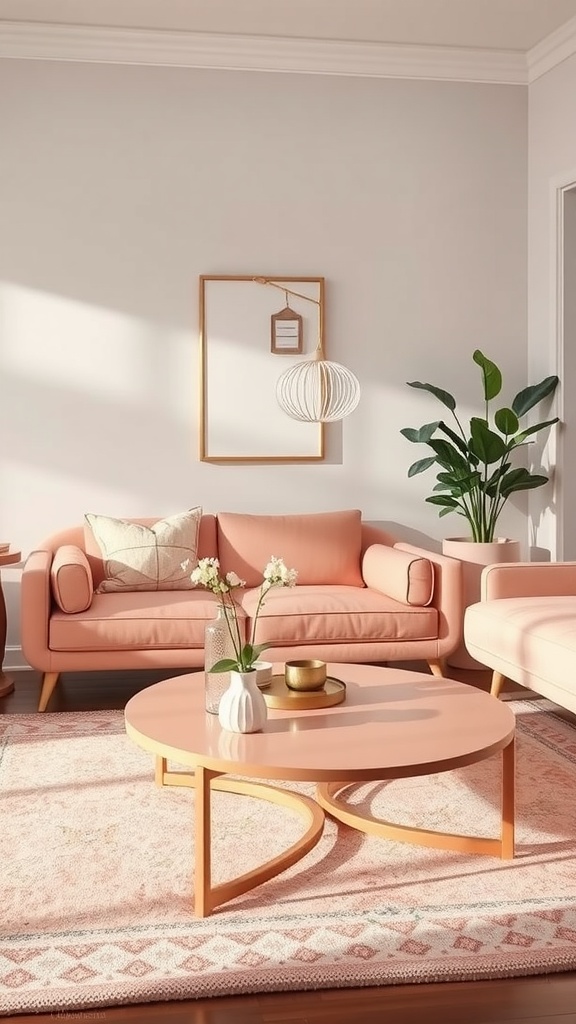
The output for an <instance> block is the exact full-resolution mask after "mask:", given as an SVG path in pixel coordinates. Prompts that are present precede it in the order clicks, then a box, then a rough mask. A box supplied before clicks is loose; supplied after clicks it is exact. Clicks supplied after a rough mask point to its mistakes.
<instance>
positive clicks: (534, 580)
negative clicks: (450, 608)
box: [464, 562, 576, 712]
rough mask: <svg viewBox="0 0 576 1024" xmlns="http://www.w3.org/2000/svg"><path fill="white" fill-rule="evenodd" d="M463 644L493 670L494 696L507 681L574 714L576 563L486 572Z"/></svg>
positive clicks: (470, 611) (466, 620) (517, 565)
mask: <svg viewBox="0 0 576 1024" xmlns="http://www.w3.org/2000/svg"><path fill="white" fill-rule="evenodd" d="M464 641H465V644H466V647H467V649H468V651H469V652H470V654H471V655H472V657H473V658H476V659H477V660H478V661H480V662H481V663H482V664H483V665H486V666H488V667H489V668H491V669H492V670H493V675H492V689H491V692H492V694H493V695H494V696H496V697H497V696H498V695H499V694H500V692H501V689H502V686H503V684H504V682H505V680H506V678H509V679H512V680H514V681H515V682H517V683H520V684H521V685H522V686H525V687H527V688H528V689H531V690H535V691H536V692H537V693H539V694H541V695H542V696H543V697H548V698H549V699H550V700H553V701H555V703H557V704H559V705H561V706H562V707H565V708H567V709H569V710H570V711H574V712H576V562H552V563H550V562H513V563H502V564H500V565H491V566H488V567H487V568H486V569H484V570H483V572H482V578H481V600H480V601H479V602H477V603H476V604H473V605H470V607H469V608H467V609H466V613H465V617H464Z"/></svg>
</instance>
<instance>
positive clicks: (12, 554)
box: [0, 551, 22, 697]
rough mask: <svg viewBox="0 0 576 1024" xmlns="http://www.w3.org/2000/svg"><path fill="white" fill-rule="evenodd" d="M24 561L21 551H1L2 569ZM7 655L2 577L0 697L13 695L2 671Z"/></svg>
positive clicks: (0, 605) (0, 561)
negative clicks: (8, 694)
mask: <svg viewBox="0 0 576 1024" xmlns="http://www.w3.org/2000/svg"><path fill="white" fill-rule="evenodd" d="M21 560H22V552H21V551H0V569H1V568H2V567H3V566H4V565H16V563H17V562H20V561H21ZM5 653H6V601H5V600H4V591H3V590H2V578H1V577H0V697H5V696H6V694H7V693H12V690H13V689H14V683H13V682H12V680H11V679H9V678H8V676H5V675H4V673H3V671H2V665H3V664H4V655H5Z"/></svg>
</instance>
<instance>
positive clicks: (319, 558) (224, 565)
mask: <svg viewBox="0 0 576 1024" xmlns="http://www.w3.org/2000/svg"><path fill="white" fill-rule="evenodd" d="M217 528H218V557H219V559H220V566H221V569H222V572H223V573H224V575H225V574H226V573H228V572H231V571H233V572H236V573H238V576H240V578H241V579H243V580H246V585H247V586H248V587H257V586H258V585H259V584H260V583H261V582H262V571H263V569H264V568H265V566H266V565H267V564H268V562H269V561H270V558H271V556H272V555H274V556H276V557H277V558H282V559H283V561H284V563H285V565H286V566H287V567H288V568H289V569H296V571H297V573H298V583H299V584H302V585H309V584H315V583H327V584H339V583H342V584H346V585H347V586H352V587H362V586H363V585H364V581H363V579H362V574H361V571H360V554H361V548H362V519H361V513H360V512H359V511H358V510H357V509H345V510H344V511H342V512H311V513H308V514H301V515H286V516H281V515H275V516H260V515H243V514H241V513H238V512H219V513H218V525H217Z"/></svg>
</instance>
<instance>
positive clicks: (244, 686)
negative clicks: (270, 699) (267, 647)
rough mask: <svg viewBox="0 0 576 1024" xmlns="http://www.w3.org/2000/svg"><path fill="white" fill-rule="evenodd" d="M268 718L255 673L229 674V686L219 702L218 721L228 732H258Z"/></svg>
mask: <svg viewBox="0 0 576 1024" xmlns="http://www.w3.org/2000/svg"><path fill="white" fill-rule="evenodd" d="M267 718H268V708H267V706H266V701H265V700H264V697H263V695H262V693H261V691H260V690H259V689H258V686H257V683H256V672H231V673H230V685H229V687H228V689H227V690H226V691H225V693H224V695H223V696H222V699H221V701H220V707H219V709H218V721H219V722H220V725H221V726H222V728H223V729H228V730H229V731H230V732H260V730H261V729H263V728H264V724H265V722H266V719H267Z"/></svg>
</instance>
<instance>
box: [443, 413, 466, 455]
mask: <svg viewBox="0 0 576 1024" xmlns="http://www.w3.org/2000/svg"><path fill="white" fill-rule="evenodd" d="M438 429H439V430H442V431H443V432H444V433H445V434H446V435H447V436H448V437H449V438H450V440H451V441H453V442H454V444H455V445H456V447H457V448H458V449H459V450H460V451H461V452H462V454H463V455H465V456H466V458H467V459H469V457H470V452H469V450H468V445H467V444H466V441H465V440H464V438H463V437H460V436H459V435H458V434H457V433H456V431H455V430H452V429H451V427H449V426H448V424H447V423H444V421H443V420H442V421H441V422H440V423H439V424H438Z"/></svg>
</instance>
